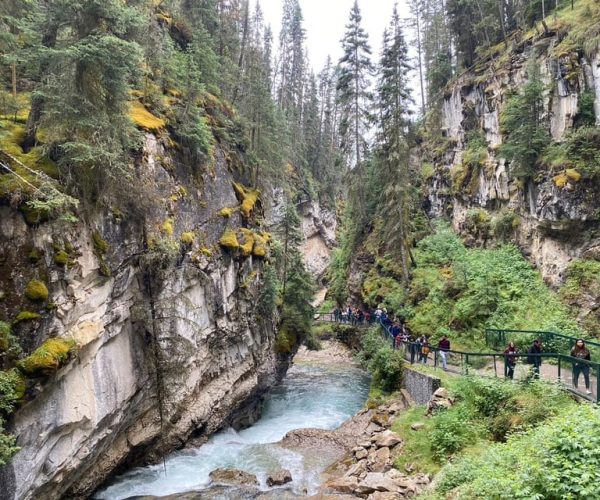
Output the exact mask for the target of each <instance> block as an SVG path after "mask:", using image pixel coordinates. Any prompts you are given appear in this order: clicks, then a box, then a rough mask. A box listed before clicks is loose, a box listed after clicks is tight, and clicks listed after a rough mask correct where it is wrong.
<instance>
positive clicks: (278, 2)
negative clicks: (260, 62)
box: [260, 0, 408, 72]
mask: <svg viewBox="0 0 600 500" xmlns="http://www.w3.org/2000/svg"><path fill="white" fill-rule="evenodd" d="M394 3H398V10H399V12H400V17H402V18H406V17H408V9H407V7H406V4H405V0H359V6H360V10H361V13H362V16H363V27H364V28H365V29H366V30H367V32H368V33H369V42H370V44H371V49H372V50H373V55H374V61H378V60H379V53H380V48H381V41H382V39H383V30H384V29H385V27H386V26H387V25H388V24H389V22H390V18H391V15H392V11H393V8H394ZM260 4H261V7H262V9H263V11H264V13H265V20H266V22H267V23H268V24H270V25H271V27H272V28H273V34H274V39H275V41H276V43H277V40H278V36H279V26H280V24H281V14H282V4H283V1H282V0H260ZM353 4H354V0H300V6H301V8H302V13H303V14H304V28H305V29H306V45H307V47H308V52H309V57H310V62H311V66H312V67H313V69H314V70H315V72H318V71H319V70H320V69H321V68H322V67H323V65H324V64H325V59H326V58H327V55H331V57H332V58H333V61H334V62H337V60H338V59H339V58H340V55H341V48H340V40H341V39H342V36H343V34H344V29H345V26H346V24H347V23H348V18H349V15H350V9H351V8H352V5H353Z"/></svg>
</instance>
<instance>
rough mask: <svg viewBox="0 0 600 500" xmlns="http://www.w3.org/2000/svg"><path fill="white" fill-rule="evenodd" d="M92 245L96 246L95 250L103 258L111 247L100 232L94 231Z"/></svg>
mask: <svg viewBox="0 0 600 500" xmlns="http://www.w3.org/2000/svg"><path fill="white" fill-rule="evenodd" d="M92 243H93V244H94V248H95V249H96V252H97V253H98V255H100V256H103V255H106V253H107V252H108V249H109V248H110V245H109V244H108V242H107V241H106V240H105V239H103V238H102V235H101V234H100V233H99V232H98V231H94V232H93V233H92Z"/></svg>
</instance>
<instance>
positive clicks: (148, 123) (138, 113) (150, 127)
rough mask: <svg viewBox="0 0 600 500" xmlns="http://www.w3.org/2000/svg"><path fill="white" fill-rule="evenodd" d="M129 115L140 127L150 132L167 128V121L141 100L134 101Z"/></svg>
mask: <svg viewBox="0 0 600 500" xmlns="http://www.w3.org/2000/svg"><path fill="white" fill-rule="evenodd" d="M129 116H130V117H131V119H132V120H133V123H135V124H136V125H137V126H138V127H139V128H141V129H143V130H147V131H149V132H156V131H158V130H160V129H162V128H165V125H166V123H165V121H164V120H163V119H162V118H159V117H158V116H154V115H153V114H152V113H150V111H148V110H147V109H146V107H145V106H144V105H143V104H142V103H141V102H137V101H136V102H133V103H132V104H131V111H130V112H129Z"/></svg>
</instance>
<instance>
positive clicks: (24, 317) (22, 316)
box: [13, 311, 41, 325]
mask: <svg viewBox="0 0 600 500" xmlns="http://www.w3.org/2000/svg"><path fill="white" fill-rule="evenodd" d="M40 318H41V316H40V315H39V314H38V313H36V312H32V311H21V312H20V313H19V314H17V316H16V317H15V319H14V320H13V325H17V324H19V323H22V322H24V321H32V320H34V319H40Z"/></svg>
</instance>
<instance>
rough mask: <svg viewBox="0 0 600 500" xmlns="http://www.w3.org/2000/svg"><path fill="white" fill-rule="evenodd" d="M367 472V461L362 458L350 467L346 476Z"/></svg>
mask: <svg viewBox="0 0 600 500" xmlns="http://www.w3.org/2000/svg"><path fill="white" fill-rule="evenodd" d="M365 472H367V461H366V460H360V461H359V462H356V463H355V464H354V465H353V466H352V467H350V468H349V469H348V471H347V472H346V474H344V476H357V477H360V476H361V475H362V474H363V473H365Z"/></svg>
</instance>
